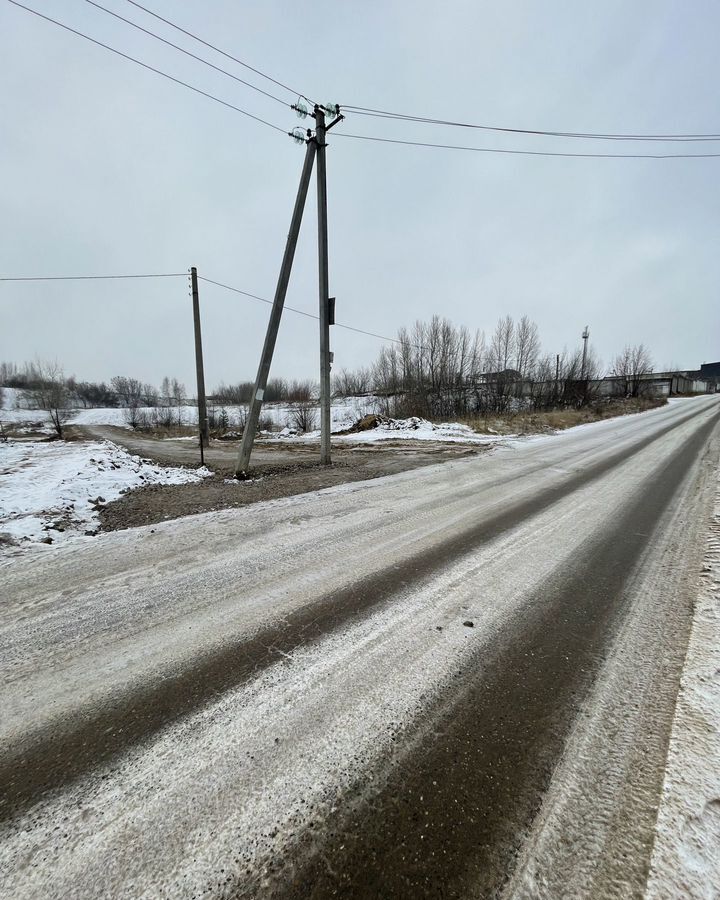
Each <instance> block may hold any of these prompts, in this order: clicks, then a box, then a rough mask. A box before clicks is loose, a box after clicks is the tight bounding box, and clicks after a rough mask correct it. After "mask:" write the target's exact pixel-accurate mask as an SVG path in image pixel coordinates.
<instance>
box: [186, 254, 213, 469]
mask: <svg viewBox="0 0 720 900" xmlns="http://www.w3.org/2000/svg"><path fill="white" fill-rule="evenodd" d="M190 284H191V287H192V302H193V324H194V329H195V369H196V371H197V405H198V428H199V429H200V462H201V463H202V465H205V454H204V453H203V447H209V446H210V431H209V429H208V417H207V402H206V400H205V371H204V369H203V352H202V334H201V332H200V294H199V292H198V277H197V269H196V268H195V266H193V267H192V268H191V269H190Z"/></svg>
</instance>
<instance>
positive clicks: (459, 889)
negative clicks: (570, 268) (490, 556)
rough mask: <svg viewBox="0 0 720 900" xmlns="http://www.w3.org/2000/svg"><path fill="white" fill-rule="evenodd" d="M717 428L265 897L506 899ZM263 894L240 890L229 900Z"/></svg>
mask: <svg viewBox="0 0 720 900" xmlns="http://www.w3.org/2000/svg"><path fill="white" fill-rule="evenodd" d="M718 421H719V417H718V416H717V415H715V416H713V417H712V419H711V420H710V421H709V422H707V423H706V424H704V425H703V426H702V427H701V428H699V429H698V430H697V431H696V432H694V433H693V434H692V435H691V436H690V437H689V438H688V440H687V441H686V442H685V444H684V445H683V446H681V447H680V448H679V449H677V450H676V451H675V452H674V453H673V454H672V455H671V457H670V458H669V459H668V460H667V462H666V463H665V464H664V465H663V466H662V467H661V468H660V469H659V470H657V471H656V472H655V473H653V475H652V476H651V478H650V479H649V480H648V482H647V485H646V488H645V490H644V491H643V492H642V494H641V495H640V496H639V497H637V498H635V499H634V500H633V501H632V502H631V504H630V505H629V506H628V507H627V508H626V510H625V511H624V513H623V514H622V515H621V517H620V518H619V519H618V521H617V523H616V525H615V526H614V527H613V528H612V530H611V531H610V532H608V533H606V534H604V535H603V536H601V537H600V538H599V539H594V540H593V541H592V542H588V543H587V547H586V552H585V553H584V554H580V555H578V557H577V559H576V561H575V563H574V564H573V565H572V566H571V567H570V569H569V570H567V571H563V572H556V573H555V574H554V575H553V576H551V577H550V578H549V579H547V580H546V581H545V582H544V583H543V585H542V586H541V587H540V588H539V589H537V590H535V591H533V593H532V595H531V596H529V597H528V599H527V602H526V603H525V604H524V606H523V607H522V608H521V609H519V610H518V611H517V612H516V613H515V615H514V619H513V621H511V622H509V623H508V625H507V628H506V629H505V632H504V636H503V637H502V638H501V639H500V640H499V641H498V642H497V643H496V644H495V646H494V647H493V649H492V651H491V652H488V651H487V648H483V650H482V651H480V652H479V653H478V655H477V656H476V658H475V661H474V664H472V665H471V666H470V667H469V668H466V669H465V671H463V673H462V675H459V681H458V683H457V685H456V687H455V690H454V692H453V695H452V697H448V696H445V697H444V698H440V699H439V700H438V701H436V704H435V707H434V708H433V709H431V710H429V711H428V715H427V717H426V720H425V724H424V726H423V728H422V731H421V732H420V733H418V734H416V735H415V740H414V742H413V740H412V738H411V739H410V749H409V750H407V752H406V753H405V755H403V754H402V750H401V751H400V752H399V754H398V757H397V759H395V760H388V761H387V763H386V776H385V778H384V780H383V779H380V782H381V786H380V787H379V788H377V789H376V788H372V787H370V786H369V785H370V783H369V782H366V783H365V784H358V798H357V801H356V802H355V803H354V804H352V805H351V808H350V810H349V811H347V812H346V813H345V814H344V815H343V816H342V818H341V819H340V820H339V821H338V820H336V821H335V822H334V823H332V832H329V829H328V827H326V828H325V829H322V830H321V829H317V833H316V834H306V835H303V836H302V838H301V842H300V845H299V848H298V850H297V851H296V858H295V859H293V860H286V861H285V868H284V869H283V876H284V880H283V883H281V884H277V885H276V886H275V888H274V889H271V890H266V891H265V892H264V893H263V896H272V897H278V898H283V900H289V898H303V900H308V898H312V900H325V898H329V897H336V896H346V897H349V896H352V897H353V898H357V900H363V898H378V897H393V898H417V897H433V898H435V897H437V898H466V897H493V896H496V895H497V893H498V891H499V890H500V889H501V888H502V886H503V883H504V881H505V880H506V878H507V877H508V875H509V874H510V873H511V871H512V867H513V860H514V857H515V854H516V853H517V850H518V845H519V841H520V838H521V835H522V833H523V831H524V829H526V828H527V826H528V825H529V824H530V822H531V821H532V819H533V817H534V815H535V813H536V812H537V810H538V809H539V806H540V803H541V801H542V797H543V794H544V792H545V790H546V789H547V786H548V784H549V782H550V778H551V776H552V773H553V770H554V768H555V765H556V763H557V761H558V759H559V757H560V755H561V753H562V750H563V747H564V743H565V739H566V736H567V734H568V731H569V729H570V727H571V725H572V723H573V721H574V719H575V716H576V714H577V710H578V707H579V704H580V702H581V700H582V697H583V696H584V695H585V693H586V692H587V690H588V689H589V687H590V685H591V684H592V681H593V679H594V677H595V675H596V673H597V671H598V669H599V667H600V665H601V663H602V661H603V658H604V655H605V653H606V651H607V649H608V646H609V645H610V643H611V641H612V637H613V634H614V633H615V631H616V629H617V627H618V626H619V624H620V623H621V621H622V619H623V617H624V615H625V613H626V612H627V611H628V608H629V604H630V603H631V599H632V598H631V597H630V596H628V591H627V586H628V582H629V581H630V580H631V578H632V576H633V573H634V569H635V567H636V564H637V562H638V561H639V560H640V559H641V557H642V554H643V552H644V550H645V549H646V547H647V546H648V545H649V542H650V541H651V540H652V539H653V532H654V529H655V526H656V525H657V523H658V521H659V520H660V518H661V516H662V514H663V512H664V511H665V510H666V509H667V508H668V506H669V505H670V504H671V503H672V501H673V498H674V497H675V496H676V494H677V492H678V491H679V489H680V488H681V486H682V485H683V482H684V479H685V477H686V474H687V472H688V469H689V468H690V466H691V465H692V464H693V463H694V462H695V460H696V459H697V458H698V457H699V456H700V454H701V452H702V451H703V449H704V447H705V446H706V444H707V441H708V439H709V437H710V435H711V433H712V431H713V429H714V428H715V427H716V425H717V423H718ZM687 622H688V623H689V617H688V619H687ZM375 783H377V781H376V782H375ZM328 860H332V868H331V867H330V866H329V865H328V863H327V861H328ZM293 869H294V871H293ZM288 872H290V873H291V874H288ZM254 888H255V886H254V885H251V884H236V885H235V889H234V892H229V893H227V894H225V895H224V896H233V897H247V896H252V895H253V893H252V892H253V890H254ZM248 891H249V892H250V893H248Z"/></svg>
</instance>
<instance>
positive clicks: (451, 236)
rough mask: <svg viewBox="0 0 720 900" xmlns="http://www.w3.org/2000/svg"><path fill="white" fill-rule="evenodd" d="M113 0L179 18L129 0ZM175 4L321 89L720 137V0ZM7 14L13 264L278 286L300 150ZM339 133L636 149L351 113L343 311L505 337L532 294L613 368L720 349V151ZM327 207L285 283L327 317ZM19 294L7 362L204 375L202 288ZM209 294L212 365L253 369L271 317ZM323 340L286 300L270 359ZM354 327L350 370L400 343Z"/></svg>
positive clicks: (1, 165) (161, 53)
mask: <svg viewBox="0 0 720 900" xmlns="http://www.w3.org/2000/svg"><path fill="white" fill-rule="evenodd" d="M106 2H107V5H109V6H111V7H112V8H113V9H115V10H116V11H118V12H120V13H121V14H123V15H127V16H129V17H131V18H137V19H138V21H142V23H143V24H145V25H147V26H148V27H151V28H153V29H155V30H158V31H159V30H160V28H161V26H160V25H159V24H158V23H153V22H152V20H148V19H147V18H142V19H141V16H140V14H139V13H137V12H136V11H135V12H133V9H132V7H131V6H130V5H129V4H126V3H123V2H121V0H106ZM148 2H150V0H148ZM30 5H32V3H31V4H30ZM35 6H36V8H37V9H39V10H41V11H43V12H46V13H47V14H49V15H54V16H56V17H57V18H60V19H62V20H63V21H67V22H68V23H69V24H73V25H74V26H75V27H77V28H79V29H81V30H84V31H87V32H88V33H90V34H92V35H93V36H96V37H97V38H98V39H100V40H104V41H106V42H107V43H110V44H112V45H114V46H117V47H118V48H122V49H123V50H125V51H126V52H129V53H133V54H135V55H137V56H138V57H140V58H142V59H144V60H146V61H148V62H150V63H152V64H153V65H156V66H158V67H160V68H163V69H165V70H166V71H168V72H171V73H172V74H174V75H176V76H177V77H180V78H184V79H186V80H189V81H192V83H193V84H196V85H197V86H198V87H200V88H202V89H203V90H209V91H212V92H214V93H216V94H217V95H218V96H221V97H223V98H225V99H227V100H228V101H230V102H233V103H235V104H237V105H239V106H241V107H244V108H247V109H248V110H249V111H250V112H252V113H253V114H256V115H260V116H263V117H264V118H268V119H269V120H271V121H272V122H274V123H276V124H278V125H279V126H281V127H283V128H291V127H293V126H295V125H296V124H297V120H296V119H295V117H294V114H293V113H292V112H291V111H290V110H289V109H288V110H284V109H283V108H281V107H280V106H279V105H277V104H274V103H272V102H271V101H268V100H266V99H265V98H262V97H260V96H257V95H254V94H253V93H252V92H250V91H249V90H247V89H245V88H243V87H242V86H240V85H236V84H234V83H233V82H231V81H229V80H227V79H224V78H222V77H221V76H220V75H217V74H214V73H212V72H210V71H209V70H206V69H205V68H204V67H201V66H199V65H198V64H195V63H192V62H190V61H188V60H186V59H184V58H182V57H180V56H178V55H177V54H175V53H174V52H173V51H171V50H169V49H168V48H163V47H162V46H160V45H158V44H156V43H155V42H153V41H151V40H150V39H149V38H146V37H143V36H141V35H139V34H137V33H134V32H133V31H132V30H131V29H129V28H127V27H126V26H123V25H122V24H121V23H118V22H116V21H113V20H111V19H110V18H108V17H106V16H104V15H103V14H102V13H99V12H97V11H96V10H93V9H92V8H91V7H89V6H88V5H87V4H85V3H82V2H80V0H74V2H70V0H68V2H65V3H62V4H60V3H51V2H48V0H35ZM152 8H154V9H156V10H157V11H158V12H160V13H162V14H164V15H166V16H168V17H169V18H172V19H174V20H176V21H178V22H180V23H181V24H184V25H185V26H186V27H188V28H190V29H192V30H194V31H196V32H197V33H198V34H201V35H203V36H205V37H207V39H208V40H211V41H213V42H215V43H217V44H218V45H220V46H222V47H225V48H227V49H228V50H230V51H231V52H234V53H236V54H237V55H239V56H240V57H241V58H244V59H247V60H248V61H249V62H251V63H252V64H254V65H257V66H260V67H261V68H263V69H265V70H266V71H268V72H270V73H271V74H274V75H276V76H277V77H278V78H280V79H281V80H285V81H287V82H288V83H290V84H292V85H293V86H295V84H297V85H298V86H299V87H300V89H301V90H303V91H304V92H306V93H308V94H310V95H311V96H313V97H314V98H315V97H316V98H318V99H320V100H323V101H329V100H332V101H337V102H340V103H352V104H358V105H367V106H378V107H389V108H392V109H398V110H401V111H407V112H410V113H420V114H429V115H442V116H447V117H449V118H460V119H464V120H472V121H482V122H487V123H491V124H500V125H511V126H516V125H519V126H522V127H529V128H549V129H556V128H559V129H572V130H579V131H612V132H621V131H632V132H665V131H682V132H704V131H714V130H719V129H718V123H717V121H716V120H715V119H714V117H713V116H714V112H715V110H716V108H717V104H716V99H715V96H714V94H715V85H716V84H717V82H718V75H720V71H719V70H720V61H719V60H718V56H717V52H716V46H715V35H716V34H717V30H718V26H719V25H720V13H719V12H718V8H717V6H716V4H714V3H710V2H695V3H693V4H679V3H675V2H637V3H633V4H627V3H624V2H610V3H603V4H589V3H585V4H576V3H568V2H560V0H555V2H545V3H543V4H537V3H533V2H530V0H525V2H516V3H513V4H489V3H477V2H465V3H463V2H456V3H451V4H443V5H437V4H430V3H408V2H391V3H382V4H381V3H365V4H356V3H344V4H338V3H330V2H315V3H313V4H312V5H311V6H309V7H308V6H304V7H301V6H297V5H295V4H287V3H285V4H283V3H279V2H275V3H266V4H258V5H256V6H255V7H251V8H247V6H246V5H243V6H240V5H238V4H235V3H231V2H227V0H217V2H214V3H212V4H206V3H199V2H193V3H189V4H182V5H178V4H175V3H171V2H170V0H152ZM0 26H1V27H2V33H3V36H4V38H5V40H4V45H5V53H4V67H3V68H4V82H3V88H2V92H1V95H0V96H1V99H2V118H3V123H4V125H5V128H4V135H5V137H4V140H3V142H2V146H0V171H1V172H2V176H3V208H4V212H5V214H4V216H3V219H2V222H1V223H0V229H1V230H2V234H1V235H0V247H1V248H2V249H1V250H0V268H1V269H2V270H3V271H4V272H5V273H8V274H34V273H37V274H55V273H57V274H65V273H93V272H126V271H127V272H142V271H184V270H185V269H187V268H188V267H189V266H190V265H196V266H198V268H199V270H200V273H201V274H204V275H206V276H208V277H210V278H215V279H217V280H220V281H225V282H228V283H230V284H234V285H237V286H238V287H240V288H243V289H245V290H248V291H251V292H255V293H258V294H261V295H263V296H267V297H272V293H273V290H274V284H275V279H276V277H277V268H278V265H279V261H280V258H281V255H282V250H283V245H284V240H285V235H286V232H287V227H288V223H289V218H290V211H291V206H292V202H293V198H294V193H295V189H296V183H297V178H298V176H299V171H300V166H301V164H302V148H301V147H298V146H296V145H294V144H293V143H292V142H291V141H290V139H289V138H286V137H284V136H283V135H281V134H278V133H277V132H274V131H271V130H270V129H266V128H264V127H263V126H261V125H258V124H256V123H254V122H252V121H250V120H249V119H246V118H244V117H243V116H241V115H239V114H237V113H233V112H231V111H229V110H226V109H223V108H222V107H220V106H217V105H216V104H213V103H211V102H210V101H208V100H204V99H203V98H201V97H196V96H194V95H192V94H191V93H189V92H187V91H185V90H183V89H182V88H180V87H178V86H175V85H172V84H170V83H167V82H165V81H164V80H163V79H161V78H159V77H157V76H155V75H153V74H151V73H148V72H145V71H142V70H140V69H138V68H137V67H135V66H132V65H131V64H130V63H127V62H125V61H123V60H121V59H117V58H115V57H113V56H112V55H111V54H109V53H107V52H106V51H104V50H101V49H100V48H97V47H93V46H91V45H89V44H87V43H86V42H84V41H82V40H80V39H79V38H76V37H74V36H73V35H69V34H66V33H63V32H62V31H60V30H59V29H58V28H56V27H55V26H52V25H49V24H46V23H44V22H41V21H39V20H37V19H35V18H34V17H32V16H30V15H28V14H27V13H25V12H23V11H21V10H18V9H16V8H14V7H12V6H10V5H9V4H3V5H2V7H0ZM163 34H166V35H168V36H169V37H170V36H171V35H170V34H169V33H168V32H167V29H165V30H164V31H163ZM173 39H177V36H176V35H175V36H173ZM184 43H186V44H187V45H188V46H190V45H189V44H188V43H187V42H184ZM192 49H197V48H192ZM217 61H218V62H220V60H217ZM226 62H227V61H226ZM228 65H231V64H229V63H228ZM237 71H238V72H239V73H240V74H242V71H241V70H237ZM242 77H245V76H244V74H242ZM259 83H260V82H259ZM263 86H267V85H266V84H264V85H263ZM273 90H274V89H273ZM284 96H285V95H284ZM288 98H289V99H290V100H291V99H292V98H291V97H289V95H288ZM341 129H343V130H344V131H346V132H353V133H366V134H377V135H383V136H388V137H400V138H406V139H411V140H430V141H440V142H448V143H462V144H467V143H472V144H475V145H477V146H485V147H515V148H529V149H548V150H567V149H570V150H581V149H586V150H596V149H597V150H610V151H612V152H622V151H623V150H630V149H633V150H637V149H638V145H634V144H629V145H628V144H624V143H612V144H609V145H608V144H599V143H592V144H590V143H585V142H569V141H559V140H555V139H549V138H519V137H518V138H513V137H511V136H508V135H505V136H501V135H493V134H484V133H482V132H477V133H475V132H466V131H446V130H443V129H433V128H429V127H426V126H420V125H411V124H401V123H391V122H383V121H379V120H378V121H376V120H370V119H361V118H360V117H357V116H356V117H348V121H347V122H346V123H345V124H343V125H342V126H339V127H338V129H337V130H336V132H335V133H334V135H333V136H332V139H331V146H330V148H329V151H328V171H329V193H330V229H331V230H330V252H331V272H330V274H331V292H332V293H334V294H336V295H337V297H338V313H337V315H338V319H339V320H340V321H345V322H348V323H351V324H354V325H357V326H358V327H360V328H366V329H368V330H371V331H377V332H381V333H383V334H388V335H393V334H394V333H395V331H396V329H397V328H398V326H401V325H403V324H410V323H411V322H412V321H413V320H414V319H415V318H417V317H420V318H427V317H429V316H431V315H432V314H433V313H435V312H439V313H441V314H443V315H447V316H448V317H450V318H451V319H453V320H454V321H456V322H458V323H465V324H467V325H469V326H471V327H478V328H484V329H486V330H490V329H492V327H493V325H494V323H495V321H496V319H497V318H498V316H500V315H502V314H505V313H511V314H513V315H516V316H519V315H521V314H523V313H527V314H529V315H530V316H531V317H532V318H534V319H535V320H536V321H537V322H538V324H539V326H540V330H541V334H542V338H543V343H544V345H545V347H546V349H547V350H549V351H555V350H561V349H562V347H563V346H565V345H573V344H576V343H577V342H578V341H579V334H580V332H581V330H582V328H583V326H584V325H585V324H589V325H590V329H591V335H592V340H593V343H594V345H595V347H596V349H597V351H598V353H599V354H600V356H601V357H603V358H604V359H605V360H609V359H610V357H611V356H612V354H613V353H614V352H616V351H617V350H618V349H620V347H621V346H622V345H623V344H624V343H626V342H633V343H634V342H637V341H644V342H645V343H646V344H647V345H649V346H650V348H651V349H652V352H653V355H654V358H655V361H656V363H657V364H658V365H664V364H668V363H671V362H674V363H677V364H678V365H682V366H695V365H699V363H700V362H702V361H704V360H709V359H716V358H718V355H720V354H719V352H718V335H720V312H719V310H720V304H719V303H718V298H717V284H718V282H719V280H720V277H719V276H720V254H718V252H717V247H718V227H717V209H718V208H719V206H720V187H719V185H720V179H719V178H718V172H719V171H720V159H715V160H712V159H711V160H667V161H654V160H581V159H547V158H530V157H511V156H489V155H485V154H471V153H460V152H457V153H454V152H449V151H440V150H431V149H422V148H411V147H396V146H389V145H387V146H386V145H381V144H371V143H365V142H360V141H357V142H356V141H353V140H350V139H347V138H342V137H340V136H339V134H340V130H341ZM643 146H645V145H643ZM662 146H663V147H667V146H668V145H662ZM669 146H670V148H671V149H676V150H683V149H684V150H687V151H689V152H692V151H694V150H700V149H708V148H709V147H713V148H720V142H718V143H717V144H710V145H707V144H704V145H669ZM314 215H315V204H314V197H313V198H311V202H310V203H309V204H308V209H307V212H306V221H305V224H304V227H303V232H302V235H301V240H300V244H299V247H298V256H297V265H296V269H295V271H294V273H293V278H292V283H291V288H290V291H289V294H288V303H290V304H292V305H295V306H298V307H302V308H303V309H307V310H308V311H311V312H314V311H315V310H316V308H317V286H316V266H317V263H316V234H315V221H314ZM0 296H1V301H0V308H1V309H2V327H1V328H0V358H4V359H14V360H17V361H19V360H22V359H26V358H32V357H34V356H36V355H38V356H41V357H49V356H52V357H57V358H59V359H60V360H62V362H63V363H64V365H65V367H66V370H67V372H68V373H70V372H74V373H76V374H77V375H78V376H80V377H86V378H108V377H110V376H112V375H113V374H117V373H120V372H127V373H132V374H136V375H137V376H138V377H141V378H142V379H144V380H151V381H154V382H159V381H160V379H161V378H162V376H163V375H164V374H166V373H167V374H176V375H178V376H179V377H181V378H182V379H184V380H185V381H187V382H188V383H191V382H192V373H193V355H192V333H191V328H192V320H191V314H190V305H189V298H188V296H187V287H186V284H185V282H184V281H183V280H182V279H178V280H177V281H176V282H169V281H168V282H133V283H127V282H119V283H109V282H103V283H92V282H91V283H87V284H65V283H62V284H41V285H26V284H25V285H9V284H4V285H0ZM202 305H203V325H204V336H205V343H206V353H207V365H206V368H207V377H208V381H209V383H210V384H211V385H213V384H215V383H216V382H218V381H219V380H220V379H225V380H238V379H240V378H248V377H252V376H253V375H254V372H255V367H256V364H257V359H258V354H259V349H260V345H261V341H262V336H263V333H264V326H265V322H266V319H267V313H268V308H267V307H265V306H264V305H262V304H258V303H254V302H252V301H249V300H245V299H243V298H241V297H238V296H235V295H232V294H226V293H224V292H221V291H220V290H218V289H215V288H211V287H210V286H206V285H203V287H202ZM316 345H317V326H316V324H315V323H314V322H312V321H310V320H307V319H303V318H301V317H298V316H294V315H292V314H289V313H288V314H286V316H285V318H284V320H283V325H282V328H281V335H280V339H279V343H278V348H277V356H276V364H275V366H274V372H275V373H276V374H280V375H285V376H290V377H296V376H314V375H315V372H316V370H317V349H316ZM333 345H334V350H335V353H336V361H337V364H338V365H340V366H350V367H352V366H356V365H359V364H363V363H366V362H368V361H369V360H370V359H371V358H372V357H373V356H374V355H375V353H376V352H377V350H378V348H379V343H378V342H377V341H376V340H374V339H371V338H364V337H361V336H358V335H354V334H350V333H347V332H342V331H340V330H338V329H335V330H334V332H333Z"/></svg>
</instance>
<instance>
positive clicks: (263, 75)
mask: <svg viewBox="0 0 720 900" xmlns="http://www.w3.org/2000/svg"><path fill="white" fill-rule="evenodd" d="M127 2H128V3H130V4H131V5H132V6H135V7H137V8H138V9H141V10H142V11H143V12H145V13H147V14H148V15H149V16H154V18H156V19H158V20H159V21H161V22H164V23H165V24H166V25H169V26H170V27H171V28H174V29H175V30H176V31H180V32H181V33H182V34H185V35H187V36H188V37H190V38H192V39H193V40H194V41H197V42H198V43H200V44H203V45H204V46H205V47H208V48H209V49H210V50H214V51H215V52H216V53H219V54H220V55H221V56H224V57H225V58H226V59H231V60H232V61H233V62H235V63H237V64H238V65H240V66H243V67H244V68H246V69H249V70H250V71H251V72H254V73H255V74H256V75H260V77H261V78H266V79H267V80H268V81H271V82H272V83H273V84H276V85H277V86H278V87H281V88H284V89H285V90H286V91H289V92H290V93H291V94H294V95H295V96H296V97H303V98H304V99H305V100H308V98H307V97H306V96H305V95H304V94H303V93H302V91H296V90H293V88H291V87H289V86H288V85H287V84H283V82H282V81H278V80H277V79H276V78H273V77H272V76H270V75H267V74H266V73H265V72H263V71H261V70H260V69H256V68H254V67H253V66H251V65H250V64H249V63H246V62H243V61H242V60H241V59H238V58H237V56H233V55H232V54H231V53H226V52H225V50H221V49H220V48H219V47H216V46H215V45H214V44H211V43H210V42H209V41H206V40H203V38H201V37H198V36H197V35H196V34H194V33H193V32H192V31H187V30H186V29H185V28H181V27H180V26H179V25H176V24H175V23H174V22H171V21H170V19H165V18H163V17H162V16H161V15H159V14H158V13H156V12H153V11H152V10H151V9H148V8H147V7H146V6H142V5H141V4H140V3H136V2H135V0H127ZM312 102H313V101H312V100H308V103H312Z"/></svg>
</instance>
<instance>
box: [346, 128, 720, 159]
mask: <svg viewBox="0 0 720 900" xmlns="http://www.w3.org/2000/svg"><path fill="white" fill-rule="evenodd" d="M336 136H337V137H342V138H352V139H354V140H356V141H377V142H378V143H381V144H401V145H405V146H408V147H433V148H435V149H439V150H467V151H470V152H473V153H505V154H510V155H512V156H561V157H570V158H580V159H715V158H717V157H720V153H566V152H562V151H552V150H510V149H507V148H503V147H465V146H461V145H458V144H434V143H430V142H428V141H404V140H400V139H399V138H382V137H376V136H374V135H368V134H347V133H346V132H343V131H339V132H337V134H336Z"/></svg>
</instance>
